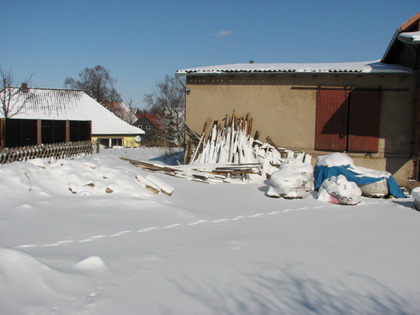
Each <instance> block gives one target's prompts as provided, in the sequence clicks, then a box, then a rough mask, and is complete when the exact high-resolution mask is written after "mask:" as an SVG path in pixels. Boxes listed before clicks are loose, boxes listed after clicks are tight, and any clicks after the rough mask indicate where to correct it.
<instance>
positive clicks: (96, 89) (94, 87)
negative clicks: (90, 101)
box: [64, 65, 122, 104]
mask: <svg viewBox="0 0 420 315" xmlns="http://www.w3.org/2000/svg"><path fill="white" fill-rule="evenodd" d="M115 82H116V80H115V79H113V78H112V77H111V75H110V73H109V70H107V69H105V68H104V67H103V66H101V65H97V66H95V67H93V68H88V67H87V68H85V69H84V70H83V71H82V72H80V73H79V80H75V79H73V78H70V77H67V78H66V80H65V81H64V86H65V87H68V88H71V89H80V90H85V91H86V92H87V93H88V94H89V95H90V96H91V97H93V98H94V99H96V100H97V101H98V102H99V103H101V104H104V103H106V102H122V98H121V96H120V94H119V93H118V92H117V90H116V89H115V87H114V83H115Z"/></svg>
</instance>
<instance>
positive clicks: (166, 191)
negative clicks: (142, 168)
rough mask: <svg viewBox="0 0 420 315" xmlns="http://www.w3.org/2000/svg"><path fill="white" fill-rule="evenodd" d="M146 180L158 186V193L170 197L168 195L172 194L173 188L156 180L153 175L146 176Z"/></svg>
mask: <svg viewBox="0 0 420 315" xmlns="http://www.w3.org/2000/svg"><path fill="white" fill-rule="evenodd" d="M146 179H148V180H149V181H151V182H152V183H153V184H155V185H156V186H158V187H159V189H160V191H161V192H163V193H164V194H165V195H168V196H170V195H172V193H173V192H174V190H175V188H174V187H173V186H171V185H169V184H168V183H166V182H164V181H163V180H161V179H159V178H157V177H156V176H154V175H147V176H146Z"/></svg>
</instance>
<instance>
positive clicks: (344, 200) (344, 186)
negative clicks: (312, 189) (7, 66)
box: [318, 175, 362, 205]
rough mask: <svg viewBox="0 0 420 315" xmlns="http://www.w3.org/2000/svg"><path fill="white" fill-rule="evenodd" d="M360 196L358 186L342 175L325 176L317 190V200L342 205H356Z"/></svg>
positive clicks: (360, 192)
mask: <svg viewBox="0 0 420 315" xmlns="http://www.w3.org/2000/svg"><path fill="white" fill-rule="evenodd" d="M361 196H362V191H361V190H360V188H359V187H358V186H357V185H356V184H355V183H354V182H349V181H348V180H347V179H346V177H345V176H344V175H339V176H332V177H330V178H327V179H326V180H324V182H323V183H322V185H321V187H320V188H319V191H318V200H324V201H328V202H331V203H335V204H342V205H356V204H358V203H360V201H361Z"/></svg>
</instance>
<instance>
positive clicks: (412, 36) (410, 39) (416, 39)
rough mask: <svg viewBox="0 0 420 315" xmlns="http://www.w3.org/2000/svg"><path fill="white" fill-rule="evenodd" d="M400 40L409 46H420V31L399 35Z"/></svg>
mask: <svg viewBox="0 0 420 315" xmlns="http://www.w3.org/2000/svg"><path fill="white" fill-rule="evenodd" d="M398 39H399V40H400V41H402V42H405V43H408V44H417V45H418V44H420V31H417V32H405V33H401V34H398Z"/></svg>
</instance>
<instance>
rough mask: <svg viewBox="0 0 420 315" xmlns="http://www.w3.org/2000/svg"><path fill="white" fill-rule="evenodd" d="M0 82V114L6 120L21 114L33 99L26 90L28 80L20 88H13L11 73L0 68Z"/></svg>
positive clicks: (27, 89)
mask: <svg viewBox="0 0 420 315" xmlns="http://www.w3.org/2000/svg"><path fill="white" fill-rule="evenodd" d="M0 80H1V82H0V106H1V107H0V114H1V115H2V116H3V117H4V118H6V119H8V118H12V117H13V116H16V115H18V114H19V113H21V112H23V111H24V110H25V107H26V105H27V103H28V102H29V101H30V100H31V98H33V94H32V93H31V92H30V90H29V88H28V82H29V81H30V78H29V79H27V80H25V81H24V82H23V83H22V86H21V87H20V88H18V87H15V86H14V84H15V82H14V75H13V72H12V71H11V70H8V71H6V70H4V69H3V68H2V67H0Z"/></svg>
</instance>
